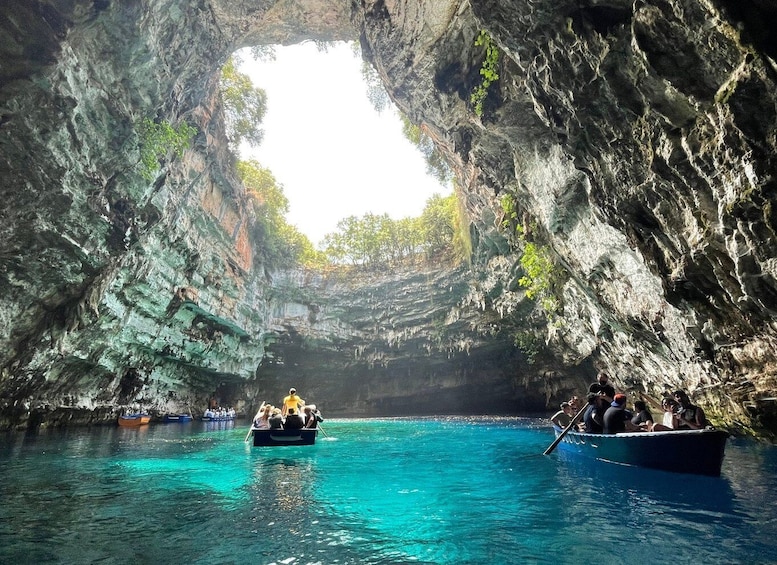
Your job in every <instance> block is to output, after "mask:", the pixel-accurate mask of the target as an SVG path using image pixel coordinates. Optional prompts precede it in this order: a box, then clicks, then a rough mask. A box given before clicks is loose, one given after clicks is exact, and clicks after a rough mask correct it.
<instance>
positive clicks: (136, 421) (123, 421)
mask: <svg viewBox="0 0 777 565" xmlns="http://www.w3.org/2000/svg"><path fill="white" fill-rule="evenodd" d="M150 421H151V416H146V415H143V416H119V425H120V426H121V427H122V428H139V427H140V426H145V425H146V424H148V423H149V422H150Z"/></svg>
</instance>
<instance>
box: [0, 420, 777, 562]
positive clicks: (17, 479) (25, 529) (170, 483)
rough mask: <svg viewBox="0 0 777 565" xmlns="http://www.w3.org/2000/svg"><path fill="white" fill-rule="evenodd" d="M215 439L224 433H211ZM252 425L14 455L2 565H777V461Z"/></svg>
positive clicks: (771, 451) (163, 430)
mask: <svg viewBox="0 0 777 565" xmlns="http://www.w3.org/2000/svg"><path fill="white" fill-rule="evenodd" d="M211 426H212V425H211ZM324 430H325V431H326V434H327V436H328V437H324V436H322V435H319V439H318V442H317V444H316V445H315V446H310V447H283V448H253V447H251V446H250V445H251V444H250V443H249V444H246V443H244V442H243V439H244V437H245V434H246V428H245V426H244V422H240V421H238V423H237V426H234V425H231V424H230V425H225V424H223V423H221V424H220V425H217V426H215V427H208V426H206V425H204V424H202V423H198V422H193V423H191V424H167V425H162V424H160V425H151V426H148V427H145V428H142V429H139V430H138V429H134V430H133V429H122V428H118V427H117V428H104V429H92V430H87V429H84V430H68V431H64V432H58V431H49V432H41V433H40V434H39V435H26V436H25V435H9V436H5V437H4V438H2V439H0V496H2V519H1V520H0V563H105V564H113V563H117V564H118V563H173V564H178V563H181V564H183V563H192V564H200V563H202V564H210V565H213V564H221V563H241V564H242V563H250V564H273V563H274V564H279V565H280V564H283V565H302V564H322V565H326V564H360V565H361V564H403V563H424V564H478V563H488V562H499V563H502V564H504V563H554V564H555V563H575V564H582V563H594V562H596V563H599V564H608V563H627V562H635V563H640V564H641V563H651V562H657V563H658V562H662V563H663V562H672V563H675V564H681V563H689V564H690V563H694V564H697V563H704V564H709V563H777V509H775V506H774V504H773V498H774V493H775V492H777V448H775V447H772V446H765V445H760V444H756V443H754V442H747V441H742V440H732V441H730V443H729V445H728V447H727V455H726V460H725V462H724V466H723V476H722V477H721V478H710V477H695V476H687V475H678V474H672V473H664V472H659V471H647V470H641V469H632V468H625V467H619V466H615V465H609V464H603V463H588V464H583V465H581V464H580V462H578V461H575V460H568V459H565V458H564V456H563V454H561V453H558V452H556V453H553V454H552V455H550V456H543V455H541V453H542V452H543V450H544V449H545V448H546V447H547V446H548V445H549V444H550V443H551V442H552V440H553V434H552V432H551V430H550V429H549V428H548V426H547V424H546V422H545V421H542V420H536V419H530V418H524V419H516V418H510V419H490V418H488V419H486V418H469V419H467V418H437V419H420V420H411V419H381V420H327V422H325V424H324Z"/></svg>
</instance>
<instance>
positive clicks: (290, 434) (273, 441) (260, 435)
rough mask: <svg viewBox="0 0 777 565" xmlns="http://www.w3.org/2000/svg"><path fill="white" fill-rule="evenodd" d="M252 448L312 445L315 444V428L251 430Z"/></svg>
mask: <svg viewBox="0 0 777 565" xmlns="http://www.w3.org/2000/svg"><path fill="white" fill-rule="evenodd" d="M252 431H253V433H254V447H279V446H287V445H313V444H314V443H316V432H318V430H317V429H316V428H302V429H291V430H267V429H263V430H256V429H254V430H252Z"/></svg>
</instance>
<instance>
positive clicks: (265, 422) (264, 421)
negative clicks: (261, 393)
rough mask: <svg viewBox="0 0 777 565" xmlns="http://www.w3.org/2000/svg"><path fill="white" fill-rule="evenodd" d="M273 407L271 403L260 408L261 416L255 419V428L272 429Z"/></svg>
mask: <svg viewBox="0 0 777 565" xmlns="http://www.w3.org/2000/svg"><path fill="white" fill-rule="evenodd" d="M272 409H273V407H272V406H270V405H269V404H265V405H264V406H262V409H261V410H259V417H258V418H257V419H256V420H254V428H256V429H257V430H268V429H270V414H272Z"/></svg>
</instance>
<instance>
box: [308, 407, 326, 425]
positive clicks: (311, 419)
mask: <svg viewBox="0 0 777 565" xmlns="http://www.w3.org/2000/svg"><path fill="white" fill-rule="evenodd" d="M304 411H305V427H306V428H317V427H318V423H319V422H323V421H324V418H323V417H322V416H321V412H319V411H318V409H317V408H316V405H315V404H307V405H306V406H305V408H304Z"/></svg>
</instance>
